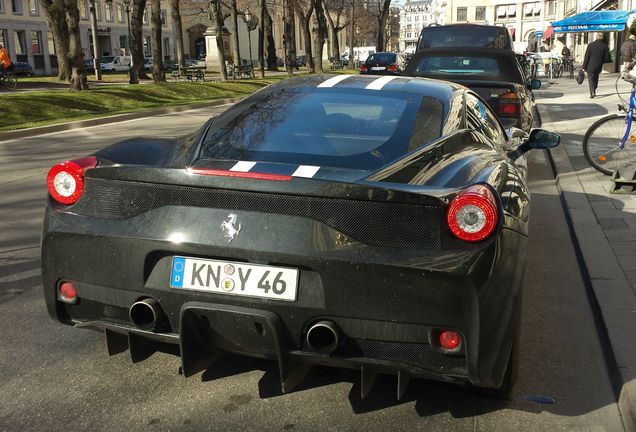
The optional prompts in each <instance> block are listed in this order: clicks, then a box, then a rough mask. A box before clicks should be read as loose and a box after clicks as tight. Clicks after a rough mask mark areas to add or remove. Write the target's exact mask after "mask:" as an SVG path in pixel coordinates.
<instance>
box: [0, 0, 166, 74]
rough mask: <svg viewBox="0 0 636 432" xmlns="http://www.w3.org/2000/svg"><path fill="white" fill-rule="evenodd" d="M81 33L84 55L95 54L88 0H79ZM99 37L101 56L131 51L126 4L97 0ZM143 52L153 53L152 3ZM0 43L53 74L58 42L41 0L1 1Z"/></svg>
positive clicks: (147, 13)
mask: <svg viewBox="0 0 636 432" xmlns="http://www.w3.org/2000/svg"><path fill="white" fill-rule="evenodd" d="M78 7H79V12H80V33H81V41H82V49H83V51H84V58H85V59H91V58H92V57H93V54H92V53H93V38H92V33H91V26H90V20H89V18H90V16H89V1H88V0H79V1H78ZM168 11H169V3H168V2H166V3H165V4H164V3H163V2H162V8H161V21H162V26H163V27H162V39H163V43H162V52H163V55H164V58H165V59H168V60H169V59H173V58H175V52H174V34H173V30H172V19H169V13H168ZM95 15H96V18H97V40H98V45H99V54H100V56H109V55H117V54H120V53H122V52H126V53H128V52H129V51H128V25H127V17H126V12H125V8H124V5H123V3H121V2H118V1H113V2H105V1H103V0H95ZM143 20H144V29H143V37H144V53H145V55H147V56H150V55H152V40H151V35H152V32H151V28H150V25H149V23H150V5H148V6H147V8H146V10H145V12H144V18H143ZM0 43H2V44H3V45H4V46H5V48H7V51H8V53H9V56H10V57H11V60H12V61H14V62H15V61H18V62H26V63H29V64H30V65H31V66H33V68H34V69H35V71H36V72H37V73H44V74H51V73H55V72H56V70H57V57H56V56H55V44H54V43H53V37H52V34H51V31H50V30H49V26H48V24H47V21H46V15H45V12H44V10H43V9H42V8H41V7H40V3H39V1H38V0H0Z"/></svg>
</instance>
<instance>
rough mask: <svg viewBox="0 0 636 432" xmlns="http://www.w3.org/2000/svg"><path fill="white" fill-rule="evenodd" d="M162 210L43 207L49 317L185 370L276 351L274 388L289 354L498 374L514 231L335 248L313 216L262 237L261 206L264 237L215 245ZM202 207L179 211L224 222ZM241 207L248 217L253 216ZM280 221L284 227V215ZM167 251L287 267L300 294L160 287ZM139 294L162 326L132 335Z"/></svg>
mask: <svg viewBox="0 0 636 432" xmlns="http://www.w3.org/2000/svg"><path fill="white" fill-rule="evenodd" d="M171 212H174V209H171V208H161V209H157V210H153V211H152V212H150V213H152V215H150V216H149V214H148V213H146V214H144V215H141V216H137V217H134V218H131V219H126V220H122V221H113V220H108V221H106V220H99V221H96V220H95V219H92V218H87V217H83V216H78V215H73V214H68V213H61V212H58V211H55V210H52V209H51V208H50V207H49V208H48V209H47V213H46V216H45V224H44V232H43V239H42V263H43V287H44V295H45V299H46V304H47V308H48V310H49V313H50V314H51V316H52V317H54V318H55V319H57V320H59V321H60V322H62V323H65V324H70V325H76V326H80V327H92V328H96V329H100V330H103V331H105V332H106V334H107V339H109V344H108V345H109V351H111V353H115V352H121V350H124V349H128V348H130V352H131V356H132V357H133V360H134V361H139V359H143V358H145V357H146V356H147V355H150V354H152V352H154V350H157V349H162V347H164V346H165V344H168V345H171V346H173V348H175V347H176V348H178V349H175V350H174V352H175V353H177V354H179V353H180V354H181V356H182V361H183V367H184V372H186V373H187V374H192V373H196V371H198V370H200V368H201V367H204V366H202V365H205V364H207V363H209V362H210V361H211V359H213V358H214V356H216V355H218V354H220V353H224V352H232V353H238V354H242V355H247V356H253V357H262V358H270V359H274V360H277V361H278V362H279V365H281V366H280V368H281V379H282V381H283V383H284V385H285V382H286V380H288V377H287V374H289V373H291V372H290V368H291V369H294V367H292V366H285V365H289V364H292V365H295V364H326V365H332V366H336V367H347V368H366V371H367V372H365V373H368V372H369V371H381V372H390V373H395V374H398V375H399V374H402V376H405V375H404V374H408V376H416V377H423V378H428V379H436V380H441V381H450V382H471V383H472V384H475V385H479V386H483V387H496V386H498V385H499V383H500V382H501V379H502V378H503V374H504V372H505V366H506V362H507V358H508V355H509V352H510V348H511V344H512V340H511V339H510V335H512V334H515V331H516V326H517V325H518V306H519V304H520V303H519V301H520V286H521V274H522V270H523V261H524V259H525V244H526V238H525V236H523V235H520V234H518V233H515V232H512V231H510V230H506V229H504V230H502V231H501V233H500V234H499V235H498V237H497V238H496V239H494V240H493V241H492V242H490V243H489V244H488V245H487V246H485V247H484V248H483V249H480V250H478V251H475V250H469V251H462V252H449V251H444V252H443V253H439V252H438V253H433V252H430V251H417V250H399V249H393V248H386V247H370V246H367V245H361V244H358V243H355V242H351V243H349V244H338V236H337V235H335V234H334V235H327V234H328V233H327V234H325V235H324V236H321V235H319V234H320V232H322V231H324V232H325V233H326V232H328V231H329V230H331V229H330V228H328V227H325V226H322V224H320V223H318V222H314V221H307V222H306V223H308V224H311V225H313V229H311V230H310V229H304V228H303V229H301V228H302V227H300V226H299V225H296V226H295V227H294V228H295V229H298V230H300V231H302V232H312V231H313V232H314V234H315V235H314V238H312V239H305V240H303V241H299V240H298V239H297V238H296V239H293V238H292V239H289V240H288V239H280V238H276V236H275V235H274V233H276V232H280V231H279V230H276V227H275V226H274V224H275V223H276V222H275V221H274V220H267V219H266V217H265V216H264V215H259V216H258V218H260V221H261V223H263V224H265V225H267V226H269V227H270V228H272V230H271V231H272V237H271V238H270V237H268V234H267V231H266V230H265V231H262V234H261V237H260V238H259V239H253V241H251V242H250V243H249V245H247V244H246V245H245V248H243V247H242V245H241V243H235V242H233V243H232V244H231V245H232V246H231V247H230V245H229V244H228V243H227V242H225V241H224V242H223V243H216V244H215V243H214V242H212V241H211V240H210V239H209V237H206V231H209V230H210V227H209V224H207V223H205V224H202V223H198V224H196V223H195V222H194V221H188V220H183V217H181V218H177V217H175V214H174V213H173V214H172V216H170V214H169V213H171ZM197 212H202V213H201V214H197ZM211 212H214V210H213V209H198V210H197V209H191V210H190V211H189V213H188V215H189V216H188V217H192V218H194V219H195V220H199V221H201V220H203V216H202V215H203V214H205V215H206V217H205V220H217V219H220V220H222V219H223V216H221V217H220V218H218V217H216V215H212V216H214V217H210V216H211V215H210V213H211ZM176 213H178V214H179V212H176ZM225 213H227V212H226V211H220V214H222V215H225ZM244 216H245V217H244V218H243V221H244V223H245V225H246V226H247V225H248V224H250V223H252V222H254V223H256V221H255V220H254V221H251V220H250V219H249V218H248V217H247V216H248V215H247V214H246V215H244ZM149 219H152V220H154V221H155V222H156V223H154V224H153V222H150V221H149ZM278 219H279V220H278V223H280V224H288V226H287V229H290V225H289V220H280V219H281V218H280V217H279V218H278ZM158 221H161V224H160V226H159V225H157V223H158ZM303 223H304V222H303ZM171 224H172V226H171ZM299 224H300V222H299ZM177 227H181V228H182V229H183V227H189V229H190V231H189V232H188V235H187V236H186V237H187V238H195V239H199V241H200V242H201V243H188V242H183V243H180V242H175V241H174V240H171V236H172V234H173V233H174V232H175V231H176V228H177ZM214 228H216V227H212V229H214ZM150 233H154V235H150ZM332 234H333V233H332ZM239 241H241V240H239ZM330 241H331V242H332V243H331V244H330V243H329V242H330ZM174 255H183V256H193V257H207V258H215V259H225V260H228V261H244V262H257V263H268V264H272V265H280V266H286V267H295V268H298V269H299V270H300V278H299V291H298V297H297V299H296V301H295V302H280V301H274V300H268V299H259V298H246V297H237V296H228V295H223V294H214V293H207V292H197V291H184V290H175V289H172V288H170V287H169V280H170V265H171V262H172V260H171V259H172V257H173V256H174ZM61 280H69V281H73V282H74V283H75V285H76V288H77V292H78V295H79V298H80V300H79V302H78V303H77V304H75V305H67V304H64V303H61V302H59V301H58V300H57V298H56V288H57V285H58V284H59V282H60V281H61ZM146 297H151V298H154V299H157V300H158V301H159V303H160V305H161V307H162V308H163V310H164V311H165V313H166V315H167V319H168V321H167V326H166V328H165V329H158V330H157V331H143V330H140V329H138V328H136V327H135V326H134V325H133V323H132V322H131V321H130V319H129V317H128V310H129V308H130V306H131V305H132V304H133V303H134V302H136V301H138V300H139V299H142V298H146ZM319 320H329V321H333V322H334V323H335V324H336V325H337V326H338V327H339V329H340V331H341V334H342V337H341V341H342V342H341V343H340V344H339V346H338V348H337V349H336V351H334V352H333V353H332V354H330V355H323V354H318V353H316V352H312V351H311V349H309V348H308V346H307V344H306V333H307V329H308V328H309V327H310V326H311V325H312V324H313V323H315V322H317V321H319ZM256 323H258V324H259V325H260V328H263V329H265V332H264V333H262V332H259V331H258V328H259V326H257V325H256ZM439 328H450V329H455V330H457V331H459V332H460V333H461V334H462V336H463V346H462V348H461V350H460V351H459V352H458V353H455V354H453V355H448V354H445V353H444V352H443V351H442V350H440V349H439V348H438V347H437V346H436V343H435V340H434V337H433V336H432V335H434V333H435V331H436V329H439ZM264 335H266V336H264ZM400 371H401V372H400ZM402 379H403V378H402ZM286 385H288V386H289V385H290V384H286Z"/></svg>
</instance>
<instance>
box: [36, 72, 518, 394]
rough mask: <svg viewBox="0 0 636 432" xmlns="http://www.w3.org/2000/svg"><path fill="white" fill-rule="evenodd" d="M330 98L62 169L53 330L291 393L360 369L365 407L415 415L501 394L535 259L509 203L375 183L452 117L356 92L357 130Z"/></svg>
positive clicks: (479, 190)
mask: <svg viewBox="0 0 636 432" xmlns="http://www.w3.org/2000/svg"><path fill="white" fill-rule="evenodd" d="M369 82H373V79H371V80H370V81H369ZM333 90H334V89H326V90H324V91H323V90H320V89H319V90H317V91H311V92H293V91H289V89H287V91H281V92H279V93H276V92H274V93H271V94H268V95H267V98H264V99H263V100H267V101H268V103H274V102H276V99H279V100H282V99H285V100H289V99H295V101H294V103H288V104H285V103H281V104H280V106H279V105H276V104H274V105H270V106H269V108H272V107H275V108H276V110H275V111H274V112H272V111H271V110H270V111H264V110H263V106H262V103H261V102H259V101H258V100H257V101H256V102H253V101H248V102H246V103H243V104H242V105H240V106H237V107H235V108H234V110H230V111H229V112H228V113H226V114H224V115H222V116H221V117H219V118H218V119H216V120H214V121H213V122H212V123H211V124H210V125H209V126H208V127H207V128H204V132H203V133H201V134H200V135H198V136H196V137H194V138H192V139H190V140H181V141H174V142H173V143H172V144H170V143H169V142H165V141H161V142H159V141H148V140H147V141H144V142H128V143H123V144H121V145H116V146H114V147H112V148H107V149H105V150H103V151H101V152H98V153H97V154H95V155H94V156H91V157H88V158H82V159H78V160H74V161H68V162H65V163H63V164H59V165H56V166H55V167H54V168H52V170H51V172H50V173H49V176H48V186H49V192H50V196H49V201H48V205H47V209H46V216H45V221H44V228H43V239H42V263H43V286H44V294H45V298H46V303H47V307H48V309H49V312H50V313H51V315H52V316H53V317H55V318H56V319H57V320H59V321H61V322H63V323H65V324H70V325H75V326H76V327H85V328H92V329H97V330H101V331H104V333H105V334H106V340H107V347H108V352H109V354H116V353H120V352H123V351H125V350H127V349H129V350H130V355H131V358H132V360H133V361H135V362H136V361H141V360H144V359H145V358H147V357H148V356H150V355H152V354H153V353H154V352H156V351H164V352H171V353H175V354H178V355H180V356H181V358H182V365H183V372H184V374H185V375H186V376H190V375H193V374H195V373H197V372H200V371H202V370H204V369H205V368H207V367H213V366H210V365H212V364H213V361H214V359H215V358H216V357H217V356H218V355H221V354H224V353H233V354H239V355H246V356H252V357H259V358H267V359H272V360H276V361H277V362H278V364H279V368H280V373H281V383H282V386H283V389H284V390H286V391H287V390H290V389H291V388H293V386H294V385H296V384H297V383H298V381H299V380H300V379H301V378H302V376H303V374H304V373H305V371H306V370H307V366H311V365H330V366H334V367H344V368H354V369H359V370H360V371H361V376H362V391H363V394H366V393H367V392H368V391H369V389H370V387H371V385H372V383H373V380H374V378H375V376H376V374H377V373H391V374H395V375H396V376H397V378H398V397H399V396H401V395H402V394H403V392H404V389H405V388H406V384H407V383H408V380H409V378H410V377H423V378H428V379H435V380H442V381H447V382H455V383H472V384H474V385H478V386H482V387H498V386H500V385H501V382H502V380H503V376H504V373H505V370H506V364H507V362H508V357H509V353H510V347H511V345H512V339H513V337H514V333H515V328H516V320H517V315H518V313H517V312H518V311H517V309H516V308H517V307H518V304H519V302H518V300H519V286H520V282H521V280H520V275H521V269H522V268H523V258H524V256H523V255H524V253H525V252H520V251H524V250H525V239H526V237H525V235H524V234H523V232H522V231H523V230H515V229H510V228H509V227H506V220H507V216H506V209H505V208H504V204H503V200H502V198H501V195H500V192H501V191H500V190H497V188H496V187H493V186H492V185H489V184H487V183H485V182H482V183H478V184H472V185H466V186H461V187H432V186H414V185H408V184H400V183H396V182H393V181H381V180H378V178H379V174H378V173H380V172H387V170H388V171H391V166H392V165H390V164H387V163H386V161H387V160H389V161H394V160H397V159H400V157H402V156H404V155H405V154H406V153H407V150H408V149H407V148H406V147H405V148H404V149H402V150H399V151H397V153H396V154H393V153H392V152H393V151H394V150H393V148H394V147H396V144H395V143H396V142H403V141H404V140H405V139H406V141H407V142H408V138H409V136H410V135H411V131H412V130H413V122H414V121H415V119H416V117H417V115H419V114H421V113H422V112H423V111H422V109H421V107H422V106H423V104H429V107H428V108H429V110H428V111H427V112H429V113H430V112H431V110H433V111H434V110H435V109H436V108H435V103H436V102H435V100H434V99H431V98H426V97H413V96H412V95H410V96H408V97H405V96H404V95H401V94H398V95H397V96H395V95H393V96H391V95H389V96H386V97H385V96H383V95H380V94H378V93H377V92H375V93H371V94H369V92H365V91H363V90H351V91H352V92H354V93H355V94H356V98H354V99H353V101H351V99H349V102H347V104H348V105H347V106H345V108H346V110H343V106H342V101H341V98H342V93H343V92H342V90H341V91H339V92H336V91H333ZM338 101H340V102H338ZM282 106H284V107H285V108H283V107H282ZM438 108H440V109H439V111H438V114H439V118H438V119H437V120H436V121H434V122H431V123H430V124H429V126H430V128H433V129H435V127H436V128H437V129H436V132H435V134H434V135H436V136H437V137H439V135H440V134H441V128H442V124H441V123H442V120H443V117H442V114H441V113H442V112H443V109H442V108H441V107H438ZM345 113H347V114H345ZM318 116H320V117H321V118H320V119H319V118H318ZM345 116H348V117H345ZM310 117H311V118H313V120H314V121H313V122H307V121H305V122H303V121H301V120H302V119H303V118H310ZM317 122H322V131H318V130H316V129H315V128H316V123H317ZM435 125H436V126H435ZM427 133H430V131H429V132H427ZM433 138H434V137H431V138H430V139H433ZM142 148H143V149H144V151H145V152H147V157H148V158H149V159H148V163H143V161H144V157H146V156H144V155H141V156H140V154H141V152H139V150H140V149H142ZM438 153H439V152H438ZM158 154H164V155H165V157H163V158H162V159H161V162H158V161H157V159H156V158H157V157H158V156H157V155H158ZM152 158H155V159H153V160H152V162H150V159H152ZM394 171H395V170H394ZM492 176H493V178H495V177H497V175H495V174H493V175H492ZM387 178H388V177H387ZM519 231H521V232H519Z"/></svg>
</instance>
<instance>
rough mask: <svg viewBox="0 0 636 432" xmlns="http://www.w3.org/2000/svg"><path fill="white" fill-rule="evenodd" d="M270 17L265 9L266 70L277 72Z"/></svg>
mask: <svg viewBox="0 0 636 432" xmlns="http://www.w3.org/2000/svg"><path fill="white" fill-rule="evenodd" d="M272 27H273V23H272V16H271V15H270V14H269V10H267V8H265V49H266V51H267V70H268V71H278V64H277V58H276V44H275V43H274V31H273V28H272Z"/></svg>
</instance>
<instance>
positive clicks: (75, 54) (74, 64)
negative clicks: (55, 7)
mask: <svg viewBox="0 0 636 432" xmlns="http://www.w3.org/2000/svg"><path fill="white" fill-rule="evenodd" d="M64 6H65V7H64V9H65V12H66V25H67V27H68V33H69V46H68V55H67V57H66V58H67V59H68V63H69V65H70V67H71V89H70V90H71V91H80V90H88V84H87V82H86V75H84V52H83V51H82V40H81V38H80V25H79V19H80V18H79V9H78V8H77V0H64Z"/></svg>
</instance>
